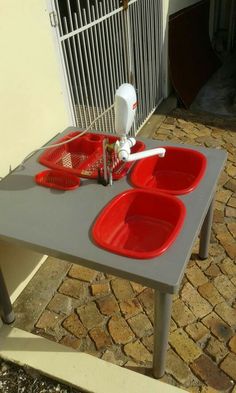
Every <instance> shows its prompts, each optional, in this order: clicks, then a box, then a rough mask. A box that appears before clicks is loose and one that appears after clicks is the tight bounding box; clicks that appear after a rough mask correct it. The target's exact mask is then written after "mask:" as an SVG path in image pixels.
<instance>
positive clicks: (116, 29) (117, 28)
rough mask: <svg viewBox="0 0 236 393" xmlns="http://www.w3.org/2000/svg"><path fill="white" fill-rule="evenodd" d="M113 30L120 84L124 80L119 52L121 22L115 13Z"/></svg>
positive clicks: (120, 53)
mask: <svg viewBox="0 0 236 393" xmlns="http://www.w3.org/2000/svg"><path fill="white" fill-rule="evenodd" d="M115 31H116V38H117V53H118V63H119V70H120V80H119V83H120V84H122V83H123V82H124V80H125V79H124V67H123V58H122V52H121V48H122V46H121V23H120V14H117V15H115Z"/></svg>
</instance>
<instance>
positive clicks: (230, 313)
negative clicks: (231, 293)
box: [215, 302, 236, 327]
mask: <svg viewBox="0 0 236 393" xmlns="http://www.w3.org/2000/svg"><path fill="white" fill-rule="evenodd" d="M215 312H216V313H217V314H218V315H219V316H220V317H221V318H222V319H223V320H224V321H225V322H226V323H228V324H229V326H231V327H235V326H236V310H235V308H232V307H230V306H229V305H228V304H227V303H225V302H224V303H220V304H217V306H216V307H215Z"/></svg>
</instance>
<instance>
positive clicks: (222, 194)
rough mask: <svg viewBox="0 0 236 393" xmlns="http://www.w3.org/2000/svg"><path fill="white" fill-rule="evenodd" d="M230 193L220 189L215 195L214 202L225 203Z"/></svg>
mask: <svg viewBox="0 0 236 393" xmlns="http://www.w3.org/2000/svg"><path fill="white" fill-rule="evenodd" d="M231 195H232V191H230V190H224V189H223V188H220V189H219V190H218V191H217V193H216V201H219V202H222V203H226V202H228V200H229V199H230V197H231Z"/></svg>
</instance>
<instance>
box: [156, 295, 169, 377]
mask: <svg viewBox="0 0 236 393" xmlns="http://www.w3.org/2000/svg"><path fill="white" fill-rule="evenodd" d="M154 296H155V298H154V351H153V375H154V377H155V378H161V377H162V376H163V374H164V372H165V360H166V351H167V347H168V336H169V328H170V320H171V308H172V295H171V294H169V293H162V292H159V291H158V290H157V289H156V290H155V295H154Z"/></svg>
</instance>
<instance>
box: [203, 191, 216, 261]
mask: <svg viewBox="0 0 236 393" xmlns="http://www.w3.org/2000/svg"><path fill="white" fill-rule="evenodd" d="M213 206H214V198H213V199H212V201H211V204H210V206H209V209H208V212H207V214H206V217H205V219H204V222H203V224H202V229H201V233H200V245H199V256H200V258H201V259H206V258H208V249H209V243H210V239H211V226H212V220H213V212H214V209H213Z"/></svg>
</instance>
